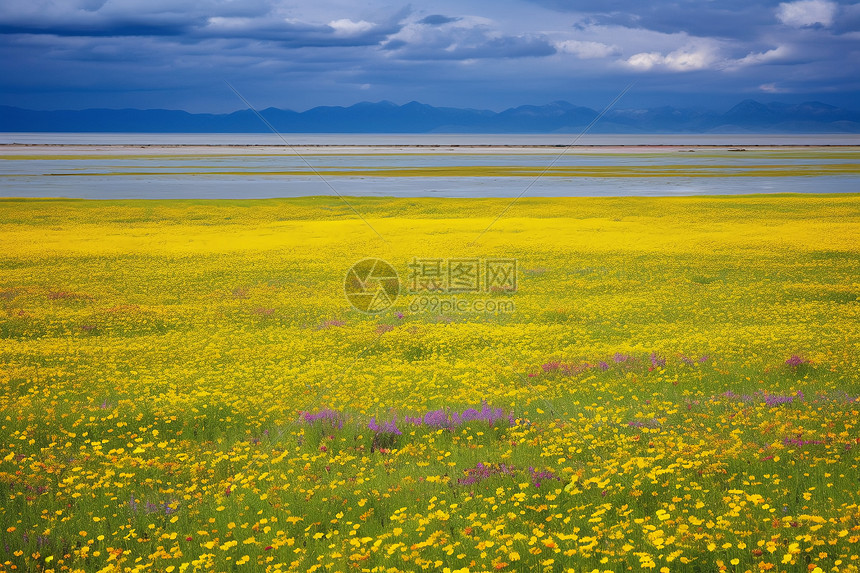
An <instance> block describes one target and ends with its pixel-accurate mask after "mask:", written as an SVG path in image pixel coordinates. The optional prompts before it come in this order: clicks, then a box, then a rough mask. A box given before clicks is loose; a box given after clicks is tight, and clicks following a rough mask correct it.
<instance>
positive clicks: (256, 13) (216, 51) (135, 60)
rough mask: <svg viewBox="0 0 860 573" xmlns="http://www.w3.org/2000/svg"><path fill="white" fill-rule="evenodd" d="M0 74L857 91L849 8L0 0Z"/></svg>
mask: <svg viewBox="0 0 860 573" xmlns="http://www.w3.org/2000/svg"><path fill="white" fill-rule="evenodd" d="M0 77H2V78H4V79H3V83H4V90H3V92H2V94H3V95H2V96H0V104H9V105H17V106H22V107H36V108H59V107H77V108H81V107H96V106H104V107H125V106H128V107H168V108H185V109H189V110H192V111H224V110H227V109H233V108H237V107H241V106H240V104H239V102H237V101H236V100H235V96H234V95H233V94H232V93H231V92H230V91H229V90H228V89H226V88H225V84H224V80H230V81H231V82H233V83H234V84H235V85H236V86H237V87H239V88H240V89H243V90H244V91H246V92H247V93H246V95H248V97H249V98H250V99H251V100H252V101H253V102H255V103H257V104H258V105H260V106H261V107H265V106H268V105H273V106H278V107H290V108H296V109H304V108H307V107H311V106H314V105H318V104H338V105H348V104H351V103H354V102H356V101H359V100H373V99H390V100H394V101H398V102H405V101H409V100H412V99H416V100H421V101H426V102H428V103H432V104H435V105H452V106H473V107H484V108H492V109H500V108H503V107H505V106H508V105H515V104H518V103H525V102H537V103H542V102H546V101H551V100H554V99H567V100H570V101H577V102H579V103H583V104H586V105H593V106H599V105H600V103H601V102H605V101H606V100H608V99H611V98H612V97H613V95H614V94H615V93H617V92H618V91H619V90H620V89H621V88H622V87H623V86H624V85H626V84H627V83H629V82H630V81H632V80H634V79H635V80H637V89H636V91H635V92H634V93H636V94H638V96H636V97H639V98H640V100H641V101H642V103H643V104H645V103H647V104H650V105H653V104H654V103H659V100H660V98H662V99H663V100H666V103H674V102H673V101H672V100H673V98H674V100H683V101H684V102H686V103H690V102H691V101H692V102H698V103H701V104H702V105H707V104H708V103H711V104H714V103H716V102H719V101H721V100H722V99H724V97H725V96H726V95H727V94H731V96H732V97H737V96H745V97H749V96H753V97H754V96H756V95H760V94H774V93H779V94H785V95H786V97H796V98H801V97H804V98H808V97H819V96H820V98H823V99H826V100H827V99H829V100H831V101H833V100H834V99H835V100H838V101H834V103H837V104H841V105H846V103H847V102H849V101H851V100H852V99H853V100H854V101H857V98H856V96H857V95H858V94H860V80H858V78H860V4H857V3H851V2H838V1H835V0H795V1H792V2H777V1H763V2H750V1H748V0H722V1H721V2H701V1H699V0H673V1H671V2H668V1H665V0H664V1H658V2H652V3H641V2H634V1H632V0H606V1H605V2H602V3H599V4H596V3H594V2H590V1H589V2H586V1H585V0H532V1H530V2H519V3H498V2H493V3H491V2H489V1H486V0H464V1H459V2H451V1H449V0H440V1H437V2H434V4H433V9H432V10H424V9H422V8H420V7H416V6H414V5H412V6H410V5H408V4H403V5H400V6H397V5H394V6H392V4H390V3H388V2H379V1H378V0H371V1H370V2H369V3H363V4H362V5H361V7H358V5H356V4H354V3H350V2H346V1H345V0H319V1H314V2H307V1H303V0H302V1H298V2H295V1H294V2H289V3H287V2H285V1H281V0H197V1H193V2H192V1H190V0H66V1H64V2H55V1H53V0H6V1H5V2H3V3H2V4H0ZM792 94H794V95H792ZM648 98H651V99H650V100H649V99H648ZM646 100H647V101H646ZM855 107H856V106H855Z"/></svg>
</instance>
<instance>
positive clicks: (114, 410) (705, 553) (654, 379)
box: [0, 194, 860, 573]
mask: <svg viewBox="0 0 860 573" xmlns="http://www.w3.org/2000/svg"><path fill="white" fill-rule="evenodd" d="M508 204H509V201H507V200H500V199H462V200H457V199H385V198H379V199H375V198H350V199H349V205H347V204H345V203H344V202H343V201H341V200H339V199H338V198H321V197H318V198H302V199H283V200H261V201H250V200H249V201H226V200H224V201H208V202H207V201H192V200H184V201H131V200H129V201H76V200H15V199H9V200H2V201H0V305H2V307H0V418H2V421H0V425H1V426H2V428H0V429H2V431H0V437H2V441H0V496H2V502H0V523H2V530H0V539H2V543H0V571H27V572H30V571H40V572H41V571H55V572H60V571H85V572H90V571H103V572H119V571H150V572H154V571H158V572H161V571H164V572H168V573H172V572H189V573H190V572H194V571H218V572H228V571H239V572H241V571H248V572H254V571H261V572H262V571H266V572H275V571H296V572H305V571H320V572H323V571H327V572H334V571H341V572H352V571H356V572H358V571H386V572H389V571H390V572H394V571H424V570H426V571H472V572H474V571H541V572H544V571H547V572H549V571H576V572H580V571H588V572H591V571H600V572H604V571H611V572H614V571H660V572H666V571H672V572H674V571H690V572H710V571H733V572H734V571H738V572H742V571H753V572H759V571H774V572H776V571H791V572H794V571H804V572H809V571H858V570H860V505H858V504H860V468H858V463H860V421H858V416H860V373H858V372H860V370H858V369H860V302H858V301H860V273H858V269H860V240H858V237H860V195H852V194H842V195H804V196H799V195H762V196H753V195H750V196H723V197H698V198H693V197H678V198H632V197H628V198H559V199H523V200H521V201H520V202H518V203H517V204H516V205H515V206H514V207H512V208H511V209H510V210H509V211H508V212H507V213H506V214H505V216H504V217H501V218H500V219H498V220H497V221H495V222H494V219H495V218H496V216H497V215H498V214H499V213H501V212H502V211H503V210H504V209H505V208H506V207H507V206H508ZM356 213H357V214H359V215H360V217H358V216H356ZM488 226H489V230H487V231H486V232H483V231H485V229H487V228H488ZM368 257H377V258H380V259H383V260H384V261H387V262H388V263H390V264H391V265H392V266H393V267H394V268H395V269H396V270H397V273H398V275H399V278H400V281H401V289H400V296H399V297H398V298H397V300H396V301H395V302H394V304H393V306H391V307H390V308H386V309H384V310H382V311H381V312H378V313H376V314H366V313H362V312H359V311H358V310H356V309H354V308H353V307H352V306H351V305H350V302H349V301H348V300H347V298H346V296H345V295H344V277H345V275H346V273H347V270H348V269H349V268H350V267H351V266H352V265H353V264H354V263H355V262H357V261H359V260H362V259H364V258H368ZM473 258H478V259H481V260H491V259H493V260H494V259H504V260H513V261H515V262H516V273H517V274H516V288H492V289H489V288H488V289H483V290H482V292H481V293H466V294H461V295H458V296H459V297H460V298H461V299H464V300H471V299H477V298H481V299H483V300H484V301H485V302H486V301H488V300H489V301H492V302H493V305H494V307H495V306H497V305H498V303H499V302H500V301H504V302H505V303H506V304H508V303H509V304H510V308H512V309H514V310H513V311H511V312H487V311H482V312H477V311H470V312H434V311H433V310H428V309H427V308H425V307H423V306H422V307H420V308H418V309H417V310H416V307H415V305H414V304H411V303H413V302H414V299H415V297H416V296H422V295H421V294H420V293H419V294H418V295H416V294H414V293H412V294H410V293H409V292H407V290H408V289H407V288H406V287H407V286H409V285H408V283H409V278H410V272H411V271H410V269H411V268H412V267H411V266H410V264H411V263H412V262H413V261H415V260H440V259H442V260H451V259H456V260H466V259H468V260H471V259H473ZM470 297H471V298H470ZM485 306H486V305H485Z"/></svg>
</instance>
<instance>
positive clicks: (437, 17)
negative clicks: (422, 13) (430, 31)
mask: <svg viewBox="0 0 860 573" xmlns="http://www.w3.org/2000/svg"><path fill="white" fill-rule="evenodd" d="M457 20H459V18H451V17H448V16H442V15H441V14H433V15H431V16H427V17H426V18H421V19H420V20H418V23H419V24H427V25H428V26H441V25H442V24H450V23H451V22H456V21H457Z"/></svg>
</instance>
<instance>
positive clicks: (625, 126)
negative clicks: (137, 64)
mask: <svg viewBox="0 0 860 573" xmlns="http://www.w3.org/2000/svg"><path fill="white" fill-rule="evenodd" d="M260 113H261V114H262V115H263V117H265V118H266V120H267V121H268V122H270V123H271V124H272V125H273V126H274V127H275V128H276V129H277V130H278V131H280V132H282V133H579V132H581V131H582V130H583V129H584V128H585V127H586V126H587V125H589V124H590V123H591V122H593V121H594V120H595V118H597V117H598V115H599V112H598V111H596V110H593V109H591V108H587V107H582V106H576V105H574V104H571V103H568V102H566V101H556V102H552V103H549V104H546V105H537V106H536V105H522V106H518V107H514V108H509V109H506V110H504V111H501V112H494V111H488V110H477V109H461V108H452V107H434V106H431V105H427V104H422V103H419V102H415V101H413V102H409V103H407V104H404V105H397V104H394V103H391V102H388V101H381V102H375V103H371V102H362V103H357V104H355V105H352V106H349V107H339V106H321V107H315V108H312V109H309V110H307V111H303V112H296V111H292V110H284V109H278V108H267V109H264V110H261V111H260ZM0 131H2V132H85V133H97V132H107V133H124V132H127V133H261V132H267V131H269V129H268V127H266V125H265V124H264V123H263V122H262V121H260V118H258V117H256V114H255V113H254V112H253V111H251V110H241V111H236V112H233V113H226V114H194V113H188V112H185V111H178V110H164V109H148V110H139V109H86V110H58V111H35V110H26V109H21V108H16V107H9V106H0ZM589 132H590V133H739V132H755V133H860V112H857V111H850V110H847V109H843V108H838V107H835V106H831V105H828V104H825V103H821V102H804V103H801V104H786V103H780V102H772V103H761V102H758V101H755V100H744V101H742V102H740V103H738V104H737V105H735V106H733V107H732V108H730V109H729V110H728V111H726V112H723V113H720V112H715V111H705V110H693V109H683V108H675V107H669V106H666V107H656V108H649V109H616V110H611V111H610V112H608V113H607V114H605V115H604V116H603V117H601V118H600V120H599V121H597V122H596V123H595V124H594V125H593V126H592V127H591V129H590V130H589Z"/></svg>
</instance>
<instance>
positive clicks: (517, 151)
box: [0, 143, 860, 159]
mask: <svg viewBox="0 0 860 573" xmlns="http://www.w3.org/2000/svg"><path fill="white" fill-rule="evenodd" d="M698 151H703V152H739V153H743V152H746V151H753V152H779V151H860V145H855V144H841V143H840V144H784V145H774V144H751V145H746V144H743V145H722V144H696V145H679V144H674V143H673V144H631V145H618V144H577V145H562V144H557V145H551V144H533V145H530V144H507V145H500V144H471V143H470V144H396V145H392V144H361V145H358V144H297V145H271V144H220V143H219V144H199V143H195V144H125V143H123V144H104V143H92V144H81V143H0V159H2V158H3V156H7V157H9V158H16V159H17V158H19V157H21V156H23V157H26V156H45V157H51V156H54V157H66V156H74V155H90V156H92V157H99V156H105V155H120V156H133V155H138V156H148V155H152V156H231V155H248V156H261V155H263V156H264V155H272V156H283V155H286V156H290V155H292V156H296V155H305V154H307V155H436V154H439V155H458V154H460V155H509V154H510V155H524V154H534V155H541V154H548V155H552V154H560V153H566V154H567V153H570V154H620V155H624V154H646V153H696V152H698ZM58 152H60V153H58Z"/></svg>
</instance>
